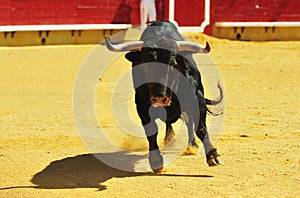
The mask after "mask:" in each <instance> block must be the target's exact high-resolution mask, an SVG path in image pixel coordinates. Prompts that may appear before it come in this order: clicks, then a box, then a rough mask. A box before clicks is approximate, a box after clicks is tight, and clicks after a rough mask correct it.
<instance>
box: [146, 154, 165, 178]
mask: <svg viewBox="0 0 300 198" xmlns="http://www.w3.org/2000/svg"><path fill="white" fill-rule="evenodd" d="M149 163H150V167H151V169H152V170H153V172H155V173H161V172H162V171H163V168H164V167H163V164H164V161H163V157H162V155H161V153H160V151H159V150H158V149H157V150H155V151H150V152H149Z"/></svg>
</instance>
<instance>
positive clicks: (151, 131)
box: [144, 121, 163, 173]
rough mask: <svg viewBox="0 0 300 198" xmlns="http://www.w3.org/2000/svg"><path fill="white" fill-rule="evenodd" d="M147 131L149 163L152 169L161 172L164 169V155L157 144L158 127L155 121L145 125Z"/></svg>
mask: <svg viewBox="0 0 300 198" xmlns="http://www.w3.org/2000/svg"><path fill="white" fill-rule="evenodd" d="M144 129H145V133H146V135H147V140H148V143H149V163H150V167H151V169H152V170H153V171H154V172H155V173H160V172H161V171H162V170H163V157H162V155H161V152H160V150H159V147H158V144H157V134H158V128H157V124H156V123H155V121H151V122H150V123H148V124H146V125H144Z"/></svg>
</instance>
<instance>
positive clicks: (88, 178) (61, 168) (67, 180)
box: [31, 152, 145, 190]
mask: <svg viewBox="0 0 300 198" xmlns="http://www.w3.org/2000/svg"><path fill="white" fill-rule="evenodd" d="M124 157H125V153H124V152H116V153H97V154H83V155H78V156H75V157H68V158H65V159H62V160H57V161H54V162H51V164H49V165H48V166H47V167H46V168H45V169H44V170H42V171H41V172H39V173H37V174H36V175H34V177H33V178H32V180H31V182H32V183H34V184H35V185H37V188H45V189H65V188H98V189H99V190H104V189H106V187H105V186H103V185H101V183H103V182H105V181H106V180H108V179H111V178H113V177H131V176H139V175H141V173H135V172H133V171H134V167H133V164H134V162H135V161H137V160H139V159H141V158H142V157H145V156H138V155H130V156H128V155H127V158H126V159H127V160H132V161H131V162H129V163H126V164H132V167H125V168H126V170H132V172H130V171H122V170H119V169H115V168H112V167H110V166H108V165H106V164H105V163H103V162H101V161H100V160H99V159H101V158H106V159H108V158H114V159H120V158H123V159H124ZM98 158H99V159H98Z"/></svg>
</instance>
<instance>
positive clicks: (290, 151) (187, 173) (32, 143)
mask: <svg viewBox="0 0 300 198" xmlns="http://www.w3.org/2000/svg"><path fill="white" fill-rule="evenodd" d="M186 37H189V39H192V40H196V41H199V42H200V43H204V41H205V40H208V41H209V42H210V43H211V47H212V52H211V56H212V57H213V59H214V61H215V63H216V64H217V66H218V69H219V71H220V74H221V76H222V78H223V82H224V86H225V95H226V116H225V123H224V126H223V130H222V132H221V134H220V135H219V138H218V141H217V142H216V147H217V148H218V150H219V152H220V154H221V155H222V159H223V160H224V162H225V165H223V166H218V167H213V168H211V167H207V164H206V162H205V158H204V157H203V156H200V157H199V156H197V155H190V156H181V157H180V158H179V159H178V160H177V161H175V162H174V163H172V164H171V165H170V166H168V167H167V168H166V171H165V172H164V173H162V174H158V175H157V174H150V173H147V174H146V173H130V172H125V171H120V170H116V169H114V168H111V167H109V166H107V165H105V164H104V163H102V162H100V161H98V160H97V159H96V158H94V157H93V155H92V154H90V153H89V151H88V149H87V148H86V147H85V146H84V144H83V143H82V141H81V139H80V136H79V134H78V132H77V130H76V128H75V124H74V118H73V112H72V93H73V86H74V81H75V79H76V74H77V71H78V69H79V68H80V65H81V63H82V62H83V60H84V58H85V57H86V56H87V55H88V53H89V52H90V51H91V50H92V49H93V48H94V47H95V46H92V45H89V46H46V47H15V48H6V47H2V48H0V60H1V66H0V90H1V92H0V134H1V139H0V174H1V175H0V197H297V196H298V197H299V195H300V157H299V152H300V121H299V120H300V112H299V109H300V86H299V84H300V53H299V50H300V42H239V41H228V40H220V39H215V38H211V37H206V36H203V35H199V34H189V35H186ZM121 62H123V63H124V64H125V67H130V64H129V63H128V62H126V61H125V60H122V61H121ZM99 64H101V63H99ZM200 69H201V68H200ZM116 72H117V71H116ZM118 72H120V71H118ZM101 80H103V82H102V87H101V91H103V92H102V94H107V97H109V96H110V94H111V92H110V90H111V87H112V86H113V84H112V82H113V81H106V79H101ZM98 105H99V106H97V105H96V108H98V109H100V111H101V114H103V115H108V114H109V112H106V111H110V109H109V108H104V107H103V108H102V107H101V104H98ZM107 119H108V120H104V122H105V123H104V124H106V127H108V128H109V127H110V128H111V126H112V125H110V123H111V122H113V121H111V120H110V119H111V118H107ZM120 141H121V140H120ZM144 143H146V141H144V142H142V143H141V142H134V141H132V142H131V143H130V144H131V146H133V147H134V145H135V144H136V145H141V144H144ZM124 146H125V147H126V145H125V144H124ZM127 146H128V143H127ZM144 146H145V145H144Z"/></svg>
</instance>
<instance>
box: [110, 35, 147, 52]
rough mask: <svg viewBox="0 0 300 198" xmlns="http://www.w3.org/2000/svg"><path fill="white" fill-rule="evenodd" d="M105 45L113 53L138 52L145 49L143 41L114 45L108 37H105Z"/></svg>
mask: <svg viewBox="0 0 300 198" xmlns="http://www.w3.org/2000/svg"><path fill="white" fill-rule="evenodd" d="M105 44H106V47H107V49H109V50H110V51H113V52H126V51H137V50H141V48H142V47H143V44H144V42H143V41H132V42H127V43H121V44H112V43H111V42H110V40H109V38H108V36H107V35H105Z"/></svg>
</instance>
